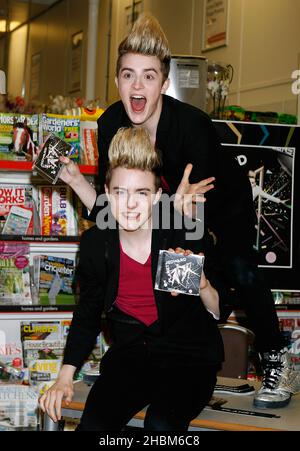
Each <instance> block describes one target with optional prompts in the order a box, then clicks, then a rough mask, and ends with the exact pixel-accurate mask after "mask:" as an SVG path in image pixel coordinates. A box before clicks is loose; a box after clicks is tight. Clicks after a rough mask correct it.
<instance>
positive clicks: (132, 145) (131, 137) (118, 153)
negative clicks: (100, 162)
mask: <svg viewBox="0 0 300 451" xmlns="http://www.w3.org/2000/svg"><path fill="white" fill-rule="evenodd" d="M108 160H109V162H108V169H107V172H106V186H109V184H110V181H111V178H112V171H113V170H114V169H116V168H119V167H121V168H126V169H139V170H140V171H148V172H152V173H153V175H154V176H155V189H156V191H158V189H159V188H160V185H161V178H160V176H161V158H160V155H159V152H158V151H157V150H156V149H155V148H154V147H153V145H152V144H151V140H150V136H149V133H148V132H147V131H146V130H145V129H144V128H140V127H134V128H125V127H122V128H119V130H118V131H117V133H116V134H115V136H114V137H113V139H112V140H111V143H110V146H109V150H108Z"/></svg>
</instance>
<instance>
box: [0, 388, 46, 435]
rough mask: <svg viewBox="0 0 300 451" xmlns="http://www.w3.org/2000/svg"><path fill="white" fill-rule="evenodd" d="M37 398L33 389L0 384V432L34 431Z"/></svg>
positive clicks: (36, 421) (36, 417)
mask: <svg viewBox="0 0 300 451" xmlns="http://www.w3.org/2000/svg"><path fill="white" fill-rule="evenodd" d="M38 396H39V395H38V393H37V392H36V390H35V389H34V388H33V387H29V386H25V385H15V384H0V431H16V430H17V431H22V430H36V428H37V424H38Z"/></svg>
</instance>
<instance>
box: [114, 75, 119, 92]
mask: <svg viewBox="0 0 300 451" xmlns="http://www.w3.org/2000/svg"><path fill="white" fill-rule="evenodd" d="M115 84H116V87H117V88H118V89H119V80H118V77H115Z"/></svg>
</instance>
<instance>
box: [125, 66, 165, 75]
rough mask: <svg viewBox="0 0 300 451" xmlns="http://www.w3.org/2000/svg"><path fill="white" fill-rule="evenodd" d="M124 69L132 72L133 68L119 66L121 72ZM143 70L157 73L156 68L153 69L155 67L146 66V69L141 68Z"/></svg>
mask: <svg viewBox="0 0 300 451" xmlns="http://www.w3.org/2000/svg"><path fill="white" fill-rule="evenodd" d="M125 70H127V71H129V72H134V69H132V68H131V67H122V68H121V72H124V71H125ZM143 72H155V73H156V74H157V73H158V71H157V69H155V67H147V68H146V69H143Z"/></svg>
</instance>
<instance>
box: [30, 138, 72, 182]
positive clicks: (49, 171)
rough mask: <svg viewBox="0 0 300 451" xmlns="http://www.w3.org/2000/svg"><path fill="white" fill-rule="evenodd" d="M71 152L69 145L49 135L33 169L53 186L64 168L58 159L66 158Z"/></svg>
mask: <svg viewBox="0 0 300 451" xmlns="http://www.w3.org/2000/svg"><path fill="white" fill-rule="evenodd" d="M71 152H72V146H71V145H70V144H68V143H66V142H65V141H63V140H62V139H60V138H59V137H58V136H56V135H54V134H53V133H51V134H50V135H49V136H48V137H47V139H46V141H45V142H44V145H43V147H42V150H41V151H40V153H39V155H38V157H37V159H36V161H35V163H34V166H33V169H35V170H36V171H37V172H38V173H39V174H40V175H41V176H42V177H44V178H45V179H46V180H48V181H50V182H51V183H52V185H55V183H56V182H57V180H58V178H59V175H60V173H61V171H62V169H63V166H64V164H63V163H62V162H61V161H60V159H59V158H60V157H68V156H69V155H70V154H71Z"/></svg>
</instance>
